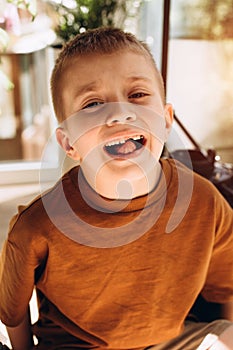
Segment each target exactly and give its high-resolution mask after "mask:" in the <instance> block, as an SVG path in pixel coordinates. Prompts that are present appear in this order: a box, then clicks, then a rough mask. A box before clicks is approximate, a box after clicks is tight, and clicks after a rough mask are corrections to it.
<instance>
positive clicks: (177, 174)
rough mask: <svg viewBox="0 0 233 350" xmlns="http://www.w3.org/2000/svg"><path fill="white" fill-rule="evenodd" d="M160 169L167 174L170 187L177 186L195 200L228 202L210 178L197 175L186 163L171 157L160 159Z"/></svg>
mask: <svg viewBox="0 0 233 350" xmlns="http://www.w3.org/2000/svg"><path fill="white" fill-rule="evenodd" d="M161 164H162V169H163V171H164V173H165V175H166V173H170V174H169V176H168V177H169V179H170V184H168V187H169V186H170V189H173V190H174V188H178V190H180V191H183V192H185V191H186V194H188V193H191V195H192V197H193V198H196V200H197V201H199V202H200V201H204V202H208V203H209V204H210V203H211V202H212V203H213V204H214V203H215V202H218V203H219V204H220V203H224V204H225V205H228V206H229V204H228V203H227V201H226V200H225V198H224V197H223V196H222V194H221V193H220V192H219V190H218V189H217V188H216V186H215V185H214V184H213V183H212V182H211V181H210V179H207V178H205V177H204V176H201V175H199V174H198V173H196V172H194V171H193V170H191V169H189V168H188V167H187V166H186V165H184V164H183V163H181V162H179V161H178V160H176V159H173V158H165V159H161Z"/></svg>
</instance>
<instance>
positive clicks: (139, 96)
mask: <svg viewBox="0 0 233 350" xmlns="http://www.w3.org/2000/svg"><path fill="white" fill-rule="evenodd" d="M145 96H147V94H145V93H144V92H136V93H134V94H132V95H130V96H129V99H134V98H142V97H145Z"/></svg>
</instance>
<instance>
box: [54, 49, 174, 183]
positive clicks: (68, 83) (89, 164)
mask: <svg viewBox="0 0 233 350" xmlns="http://www.w3.org/2000/svg"><path fill="white" fill-rule="evenodd" d="M157 79H158V78H157V77H156V73H155V68H154V67H153V65H152V63H151V62H150V60H149V58H147V57H146V56H144V55H143V54H139V53H135V52H131V51H119V52H116V53H114V54H111V55H110V54H109V55H100V54H95V55H88V56H85V57H79V58H74V59H72V60H70V62H69V65H68V66H67V68H66V70H65V72H64V73H63V76H62V78H61V83H60V89H63V91H62V92H61V95H62V104H63V111H64V114H65V117H66V120H65V122H64V123H63V125H61V128H58V130H57V139H58V142H59V143H60V144H61V146H62V147H63V148H64V149H65V150H66V152H67V154H68V155H69V156H70V157H71V158H73V159H75V160H80V165H81V167H82V170H83V172H84V175H86V177H87V178H88V172H93V169H95V172H96V173H95V175H93V176H98V174H99V176H105V175H106V176H109V175H110V174H111V172H112V173H114V172H115V173H116V172H118V174H119V177H122V176H123V177H124V176H126V177H127V178H128V177H129V178H130V176H132V177H134V176H137V174H138V175H139V173H140V174H141V175H142V174H144V175H145V174H146V173H147V171H148V169H149V168H151V166H152V165H153V164H154V166H155V164H156V162H158V160H159V158H160V156H161V152H162V149H163V145H164V142H165V140H166V137H167V134H168V132H169V130H170V127H171V123H172V107H171V106H170V105H166V106H165V107H164V104H163V101H162V97H161V94H160V90H159V83H158V81H157ZM63 86H64V88H63ZM120 170H121V171H120ZM97 173H98V174H97Z"/></svg>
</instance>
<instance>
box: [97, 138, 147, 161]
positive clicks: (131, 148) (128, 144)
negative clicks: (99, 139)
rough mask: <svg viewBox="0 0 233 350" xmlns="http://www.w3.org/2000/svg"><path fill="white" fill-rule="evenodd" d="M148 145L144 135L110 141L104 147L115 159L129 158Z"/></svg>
mask: <svg viewBox="0 0 233 350" xmlns="http://www.w3.org/2000/svg"><path fill="white" fill-rule="evenodd" d="M145 143H146V139H145V137H144V136H143V135H135V136H133V137H130V138H120V139H117V140H113V141H110V142H108V143H106V145H105V146H104V149H105V151H106V152H107V153H108V154H109V155H111V156H115V157H117V156H118V157H120V156H127V155H131V154H133V153H134V152H135V151H138V150H140V149H141V148H142V147H143V146H144V145H145Z"/></svg>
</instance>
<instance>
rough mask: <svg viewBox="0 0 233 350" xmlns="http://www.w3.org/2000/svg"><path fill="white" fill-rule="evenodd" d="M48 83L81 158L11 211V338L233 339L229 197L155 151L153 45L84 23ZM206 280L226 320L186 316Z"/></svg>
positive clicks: (183, 344) (109, 342) (168, 345)
mask: <svg viewBox="0 0 233 350" xmlns="http://www.w3.org/2000/svg"><path fill="white" fill-rule="evenodd" d="M51 87H52V97H53V103H54V108H55V112H56V115H57V118H58V120H59V122H60V126H59V128H58V129H57V131H56V135H57V140H58V142H59V144H60V145H61V147H62V148H63V149H64V150H65V152H66V154H67V155H68V156H69V157H71V158H72V159H74V160H76V161H78V162H79V163H80V167H78V166H77V167H74V168H73V169H71V170H70V171H69V172H68V173H67V174H65V175H64V176H63V178H62V179H61V181H59V182H58V183H57V184H56V185H55V186H54V187H53V188H52V189H51V190H49V191H48V192H47V193H46V194H44V195H43V196H42V197H41V198H37V199H36V200H35V201H33V202H32V203H31V204H30V205H29V206H27V207H25V208H23V209H21V211H20V213H19V214H18V216H16V217H15V218H14V219H13V220H12V222H11V225H10V232H9V235H8V239H7V241H6V243H5V245H4V248H3V252H2V257H1V270H0V300H1V303H0V318H1V320H2V322H3V323H4V324H6V326H7V329H8V333H9V336H10V339H11V342H12V346H13V348H14V349H15V350H18V349H20V350H21V349H24V350H25V349H31V348H33V345H32V338H31V334H34V335H36V337H37V338H38V341H39V344H38V345H37V347H36V348H37V349H39V350H43V349H46V350H47V349H54V350H55V349H75V348H76V349H117V350H120V349H138V350H139V349H147V348H151V349H155V350H159V349H167V350H168V349H197V348H198V347H199V346H200V347H199V349H211V350H214V349H223V348H224V349H226V348H227V349H231V348H233V345H232V334H233V327H232V323H231V322H230V321H232V320H233V312H232V302H233V283H232V282H233V273H232V271H233V270H232V268H233V267H232V266H233V265H232V264H233V258H232V227H233V225H232V224H233V216H232V209H231V208H230V207H229V205H228V204H227V203H226V202H225V201H224V199H223V198H222V197H221V195H220V194H219V193H218V192H217V190H216V189H215V188H214V187H213V186H212V185H211V184H210V183H209V182H208V181H207V180H205V179H203V178H201V177H200V176H198V175H194V174H193V173H192V172H191V171H189V170H188V169H186V168H185V167H184V166H182V165H181V164H179V163H178V162H174V161H173V160H169V159H160V155H161V153H162V149H163V145H164V142H165V141H166V138H167V135H168V134H169V130H170V128H171V124H172V118H173V115H172V107H171V106H170V105H168V104H165V103H164V99H165V98H164V91H163V84H162V79H161V77H160V74H159V72H158V70H157V68H156V66H155V63H154V61H153V58H152V56H151V54H150V53H149V51H148V49H147V48H146V46H145V45H144V44H142V43H141V42H139V41H138V40H137V39H136V38H135V37H134V36H133V35H131V34H126V33H124V32H122V31H120V30H118V29H109V28H100V29H96V30H91V31H88V32H86V33H83V34H81V35H79V36H77V37H76V38H75V39H74V40H72V41H71V42H70V43H68V44H67V45H66V46H65V47H64V49H63V50H62V52H61V54H60V56H59V58H58V60H57V62H56V65H55V68H54V70H53V74H52V79H51ZM34 286H36V290H37V296H38V303H39V320H38V322H37V323H36V324H35V325H33V326H32V327H30V320H29V318H28V312H27V310H28V303H29V300H30V297H31V294H32V290H33V287H34ZM200 293H201V294H202V295H203V296H204V297H205V298H206V299H207V300H208V301H211V302H217V303H220V304H221V305H222V318H224V319H225V320H224V319H222V320H218V321H215V322H213V323H209V324H205V323H198V322H197V323H195V322H191V321H187V322H185V319H186V318H187V316H188V313H189V310H190V309H191V307H192V305H193V303H194V302H195V300H196V298H197V297H198V295H199V294H200ZM227 320H228V321H227ZM184 325H185V326H184ZM218 336H219V338H218ZM206 337H207V338H206ZM221 341H222V342H224V343H221ZM201 344H202V345H201Z"/></svg>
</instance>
